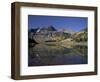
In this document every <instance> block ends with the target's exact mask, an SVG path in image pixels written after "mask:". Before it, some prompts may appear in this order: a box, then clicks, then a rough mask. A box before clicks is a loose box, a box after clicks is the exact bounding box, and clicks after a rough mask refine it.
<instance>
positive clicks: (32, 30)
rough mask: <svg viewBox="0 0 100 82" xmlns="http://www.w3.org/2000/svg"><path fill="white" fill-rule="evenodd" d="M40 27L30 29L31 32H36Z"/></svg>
mask: <svg viewBox="0 0 100 82" xmlns="http://www.w3.org/2000/svg"><path fill="white" fill-rule="evenodd" d="M38 29H39V28H34V29H30V30H29V32H33V33H36V32H37V30H38Z"/></svg>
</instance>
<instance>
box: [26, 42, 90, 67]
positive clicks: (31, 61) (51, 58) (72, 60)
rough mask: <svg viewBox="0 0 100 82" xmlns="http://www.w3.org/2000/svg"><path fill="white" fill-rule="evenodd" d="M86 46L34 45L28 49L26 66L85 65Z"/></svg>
mask: <svg viewBox="0 0 100 82" xmlns="http://www.w3.org/2000/svg"><path fill="white" fill-rule="evenodd" d="M87 59H88V58H87V46H73V47H72V46H68V47H63V46H57V45H43V44H36V45H34V46H31V47H29V49H28V66H47V65H70V64H87V63H88V62H87Z"/></svg>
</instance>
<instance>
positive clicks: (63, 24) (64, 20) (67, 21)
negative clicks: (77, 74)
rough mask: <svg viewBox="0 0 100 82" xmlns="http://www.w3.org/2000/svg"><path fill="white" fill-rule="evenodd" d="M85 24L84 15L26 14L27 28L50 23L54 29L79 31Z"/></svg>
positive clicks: (86, 19) (86, 21) (86, 20)
mask: <svg viewBox="0 0 100 82" xmlns="http://www.w3.org/2000/svg"><path fill="white" fill-rule="evenodd" d="M87 24H88V18H86V17H64V16H42V15H28V29H31V28H37V27H45V26H50V25H52V26H54V27H55V28H56V29H71V30H73V31H80V30H81V29H84V28H86V27H87Z"/></svg>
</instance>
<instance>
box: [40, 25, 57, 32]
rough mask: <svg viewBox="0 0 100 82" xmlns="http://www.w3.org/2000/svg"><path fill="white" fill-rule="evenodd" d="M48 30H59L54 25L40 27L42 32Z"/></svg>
mask: <svg viewBox="0 0 100 82" xmlns="http://www.w3.org/2000/svg"><path fill="white" fill-rule="evenodd" d="M48 31H57V30H56V29H55V27H53V26H48V27H42V28H40V32H48Z"/></svg>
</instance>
